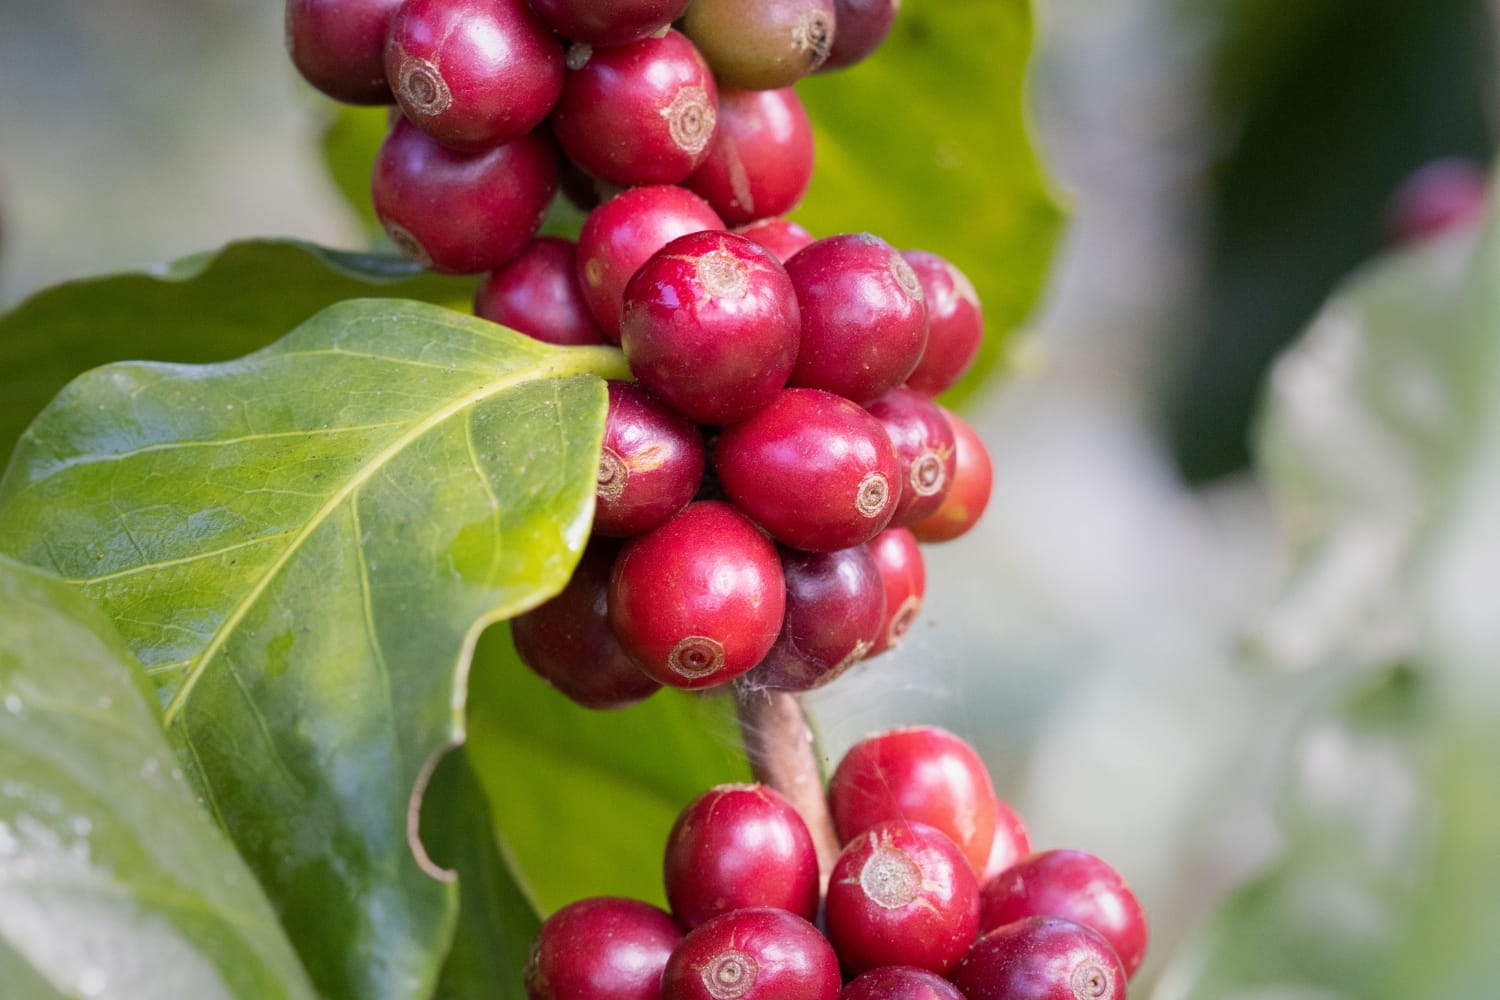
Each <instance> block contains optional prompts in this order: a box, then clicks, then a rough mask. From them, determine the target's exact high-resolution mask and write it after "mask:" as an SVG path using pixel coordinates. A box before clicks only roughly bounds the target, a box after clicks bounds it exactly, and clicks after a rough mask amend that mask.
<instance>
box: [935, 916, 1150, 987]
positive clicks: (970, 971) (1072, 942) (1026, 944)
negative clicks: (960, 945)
mask: <svg viewBox="0 0 1500 1000" xmlns="http://www.w3.org/2000/svg"><path fill="white" fill-rule="evenodd" d="M948 979H949V980H950V981H951V982H952V983H953V985H955V986H957V987H958V988H959V991H960V992H962V993H963V995H964V997H965V998H966V1000H1125V984H1126V975H1125V969H1124V967H1123V966H1122V965H1120V959H1119V957H1118V956H1117V955H1115V953H1114V950H1113V949H1112V948H1110V946H1109V942H1108V941H1106V940H1104V938H1103V937H1101V936H1100V935H1099V934H1098V933H1096V932H1095V931H1093V930H1090V929H1089V928H1087V927H1084V926H1083V925H1081V924H1075V923H1073V922H1071V921H1068V920H1058V919H1055V918H1050V917H1032V918H1030V919H1027V920H1021V921H1017V922H1016V923H1011V924H1006V925H1005V926H1003V927H999V928H996V929H995V930H992V931H990V932H989V933H987V934H984V935H981V936H980V938H979V940H978V941H975V942H974V947H972V948H970V949H969V953H968V954H967V955H965V956H964V959H963V961H962V962H960V963H959V964H958V967H957V968H956V969H954V970H953V971H952V972H950V973H949V974H948Z"/></svg>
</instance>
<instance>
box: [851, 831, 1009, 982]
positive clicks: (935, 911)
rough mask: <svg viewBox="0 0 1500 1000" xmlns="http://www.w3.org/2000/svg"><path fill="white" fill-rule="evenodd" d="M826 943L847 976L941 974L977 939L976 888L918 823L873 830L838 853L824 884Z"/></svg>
mask: <svg viewBox="0 0 1500 1000" xmlns="http://www.w3.org/2000/svg"><path fill="white" fill-rule="evenodd" d="M824 914H825V921H826V923H827V926H828V940H829V941H831V942H832V943H833V950H834V951H835V952H837V953H838V956H839V961H840V962H842V963H843V965H844V968H845V969H847V970H849V971H850V972H852V973H856V974H857V973H860V972H864V971H865V970H867V969H874V968H877V967H879V966H882V965H913V966H916V967H917V968H920V969H927V970H928V971H930V972H936V973H939V974H942V973H946V972H947V971H948V970H949V969H951V968H952V967H953V966H954V965H955V964H957V962H958V960H959V959H961V958H963V956H964V953H965V952H967V951H968V950H969V945H970V944H972V943H973V941H974V936H975V935H976V934H977V933H978V932H979V881H978V879H976V878H975V877H974V871H973V869H972V868H970V867H969V862H968V860H967V859H966V858H965V857H964V854H963V852H962V851H961V850H959V849H958V845H957V844H955V843H954V842H953V841H952V840H951V839H950V838H949V837H948V836H947V834H945V833H943V832H942V831H941V830H938V829H937V828H936V827H931V826H928V825H927V824H925V823H916V822H911V821H908V820H891V821H889V822H885V823H877V824H876V825H875V826H872V827H870V829H868V830H866V831H865V832H864V833H862V834H860V835H859V836H858V837H855V838H854V839H853V840H851V841H850V842H849V843H848V844H846V845H845V846H844V850H843V852H842V853H840V854H839V859H838V861H837V862H836V863H835V864H834V866H833V873H832V875H831V876H830V877H829V880H828V898H827V902H826V903H825V907H824Z"/></svg>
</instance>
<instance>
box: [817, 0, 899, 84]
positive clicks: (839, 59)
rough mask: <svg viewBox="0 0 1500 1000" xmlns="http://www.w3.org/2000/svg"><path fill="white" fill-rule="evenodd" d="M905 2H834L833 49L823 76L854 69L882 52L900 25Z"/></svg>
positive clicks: (892, 0)
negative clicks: (835, 27) (898, 13)
mask: <svg viewBox="0 0 1500 1000" xmlns="http://www.w3.org/2000/svg"><path fill="white" fill-rule="evenodd" d="M900 6H901V0H833V10H834V19H835V23H836V24H837V25H838V30H837V31H835V32H834V34H833V48H832V49H830V50H829V53H828V59H827V60H826V61H824V63H823V65H822V66H821V67H819V72H827V71H829V70H834V69H843V68H844V67H845V66H853V65H854V64H855V63H857V62H859V61H860V60H862V59H864V58H865V57H866V56H868V55H869V54H870V53H872V52H874V51H875V50H876V49H878V48H880V43H881V42H883V41H885V36H886V35H888V34H890V31H891V25H892V24H894V23H895V21H896V9H897V8H898V7H900Z"/></svg>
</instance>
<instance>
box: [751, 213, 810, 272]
mask: <svg viewBox="0 0 1500 1000" xmlns="http://www.w3.org/2000/svg"><path fill="white" fill-rule="evenodd" d="M734 231H735V233H737V234H738V235H740V236H743V237H745V238H747V239H752V240H754V241H755V242H757V243H759V244H760V245H761V246H763V247H765V248H766V249H767V250H769V251H771V256H773V257H775V258H776V259H777V260H779V261H781V262H782V263H783V264H785V263H786V262H787V261H788V260H791V258H792V255H793V254H795V253H796V252H797V251H798V250H801V249H802V248H803V247H805V246H807V245H808V244H809V243H811V242H813V235H812V233H809V232H808V231H807V230H806V229H804V228H802V227H801V226H799V225H798V224H797V223H795V222H793V221H792V220H791V219H785V218H782V217H781V216H779V215H773V216H771V217H770V218H768V219H757V220H755V221H754V222H750V223H746V224H745V225H743V226H736V227H735V229H734Z"/></svg>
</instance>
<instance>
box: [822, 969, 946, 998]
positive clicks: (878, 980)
mask: <svg viewBox="0 0 1500 1000" xmlns="http://www.w3.org/2000/svg"><path fill="white" fill-rule="evenodd" d="M839 1000H964V996H963V994H962V993H959V992H958V987H956V986H954V985H953V984H952V983H950V982H948V980H946V979H944V978H943V977H942V976H939V975H938V974H937V973H935V972H928V971H927V970H926V969H918V968H916V967H915V966H911V965H887V966H883V967H881V968H879V969H871V970H870V971H869V972H866V973H864V974H863V975H861V976H858V977H857V978H855V979H854V980H853V981H851V982H850V983H849V985H847V986H845V987H844V991H843V992H842V993H840V994H839Z"/></svg>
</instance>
